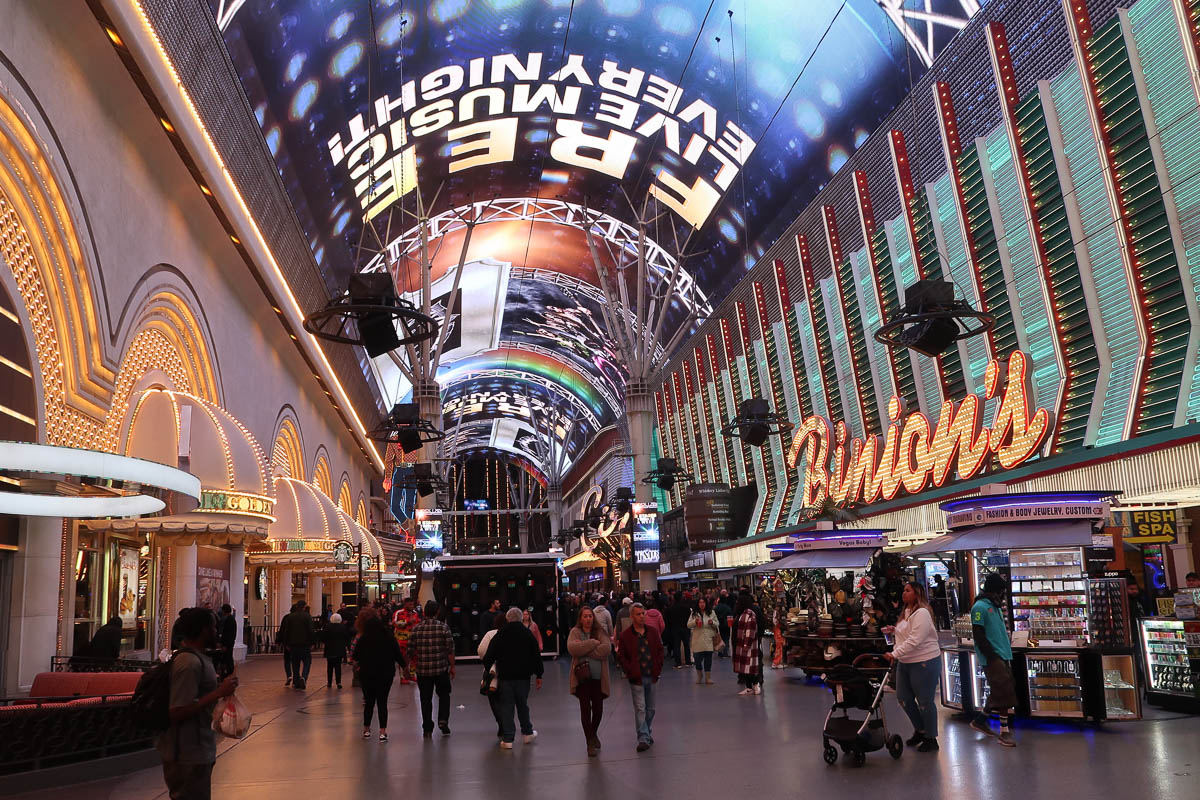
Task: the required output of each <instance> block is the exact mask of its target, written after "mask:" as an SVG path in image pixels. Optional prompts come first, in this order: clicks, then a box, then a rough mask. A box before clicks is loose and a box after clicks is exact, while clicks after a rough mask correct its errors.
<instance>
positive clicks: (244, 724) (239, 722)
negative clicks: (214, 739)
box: [212, 694, 252, 739]
mask: <svg viewBox="0 0 1200 800" xmlns="http://www.w3.org/2000/svg"><path fill="white" fill-rule="evenodd" d="M251 719H252V715H251V713H250V709H248V708H246V704H245V703H243V702H242V701H241V698H239V697H238V696H237V695H236V694H231V695H229V697H226V698H223V699H221V700H218V701H217V708H216V710H215V711H213V721H212V728H213V730H214V731H216V732H217V733H220V734H224V735H225V736H228V737H230V738H231V739H241V738H242V737H243V736H245V735H246V732H247V731H249V730H250V720H251Z"/></svg>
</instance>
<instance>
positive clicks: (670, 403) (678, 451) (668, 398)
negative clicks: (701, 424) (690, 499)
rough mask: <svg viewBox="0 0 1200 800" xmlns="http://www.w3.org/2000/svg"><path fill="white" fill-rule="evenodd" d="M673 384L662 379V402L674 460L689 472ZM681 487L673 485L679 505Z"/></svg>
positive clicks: (681, 496) (668, 380) (681, 492)
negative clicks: (673, 447) (672, 446)
mask: <svg viewBox="0 0 1200 800" xmlns="http://www.w3.org/2000/svg"><path fill="white" fill-rule="evenodd" d="M674 391H675V390H674V384H673V381H672V380H671V379H670V378H667V379H666V380H664V381H663V402H664V403H665V405H666V409H667V428H668V430H670V431H671V432H672V435H673V436H674V438H675V461H676V463H678V464H679V466H681V467H683V468H684V469H685V470H686V471H688V472H689V473H690V472H691V468H690V467H689V466H688V464H689V462H688V457H687V446H686V445H685V444H684V441H683V437H682V435H681V434H680V427H681V426H680V422H679V406H678V404H676V402H675V395H674ZM682 498H683V487H682V486H676V487H675V501H676V502H675V504H676V505H679V504H680V503H682V502H683V499H682Z"/></svg>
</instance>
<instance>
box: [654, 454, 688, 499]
mask: <svg viewBox="0 0 1200 800" xmlns="http://www.w3.org/2000/svg"><path fill="white" fill-rule="evenodd" d="M692 480H694V479H693V478H692V476H691V475H690V474H689V473H688V472H687V471H686V470H685V469H683V468H682V467H680V466H679V463H678V462H677V461H676V460H675V459H673V458H660V459H659V460H658V466H657V467H656V468H655V469H652V470H650V472H648V473H647V474H646V477H644V478H642V483H650V484H653V485H655V486H657V487H658V488H660V489H662V490H663V491H664V492H669V491H671V490H672V489H674V488H675V482H676V481H685V482H690V481H692Z"/></svg>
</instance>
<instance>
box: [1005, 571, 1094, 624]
mask: <svg viewBox="0 0 1200 800" xmlns="http://www.w3.org/2000/svg"><path fill="white" fill-rule="evenodd" d="M1084 569H1085V568H1084V561H1083V550H1082V549H1080V548H1078V547H1069V548H1062V547H1060V548H1044V549H1037V550H1013V551H1012V552H1011V553H1010V555H1009V571H1010V578H1011V581H1012V613H1013V629H1014V630H1016V631H1027V632H1028V637H1029V639H1031V640H1034V641H1041V642H1054V643H1056V644H1059V645H1062V646H1066V647H1082V646H1084V645H1086V644H1087V643H1088V641H1089V638H1090V630H1089V623H1088V581H1087V576H1086V574H1085V572H1084Z"/></svg>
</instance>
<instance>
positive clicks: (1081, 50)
mask: <svg viewBox="0 0 1200 800" xmlns="http://www.w3.org/2000/svg"><path fill="white" fill-rule="evenodd" d="M1062 7H1063V14H1064V15H1065V16H1066V20H1067V30H1068V31H1069V32H1070V34H1071V47H1072V49H1073V50H1074V51H1075V62H1076V65H1077V66H1078V68H1079V77H1080V79H1081V80H1082V81H1083V97H1084V104H1085V106H1086V108H1087V112H1088V119H1089V121H1090V122H1091V124H1092V132H1093V134H1094V135H1095V137H1096V151H1097V153H1098V154H1099V156H1100V166H1101V170H1100V174H1101V175H1102V176H1103V178H1104V185H1105V188H1106V189H1107V190H1108V191H1107V194H1108V202H1109V208H1110V210H1111V212H1112V215H1113V218H1114V219H1115V220H1116V221H1117V225H1116V232H1117V245H1118V247H1119V249H1120V253H1121V264H1122V266H1123V267H1124V268H1125V272H1126V274H1127V275H1128V276H1129V285H1130V287H1131V288H1132V290H1133V298H1134V304H1133V319H1134V323H1135V324H1136V325H1137V331H1138V340H1139V343H1140V346H1139V352H1140V359H1139V368H1138V370H1137V372H1136V373H1135V375H1134V380H1133V400H1132V402H1131V403H1130V404H1129V409H1128V412H1127V414H1126V417H1125V433H1124V438H1129V437H1130V436H1135V435H1137V433H1138V428H1139V425H1138V422H1139V418H1140V417H1141V410H1142V403H1143V401H1144V399H1145V392H1146V381H1147V379H1148V377H1149V373H1150V369H1151V368H1152V364H1153V356H1154V355H1155V352H1154V350H1153V349H1152V348H1151V347H1150V320H1149V318H1148V310H1147V307H1148V306H1149V305H1150V300H1149V299H1148V298H1147V297H1146V294H1145V291H1144V290H1143V288H1142V284H1143V279H1142V278H1143V276H1141V275H1140V274H1139V272H1140V271H1139V270H1138V269H1137V268H1136V267H1135V264H1134V261H1135V260H1136V259H1137V253H1136V252H1135V250H1134V249H1133V246H1132V245H1131V240H1132V239H1133V232H1132V230H1131V226H1130V221H1129V218H1128V215H1127V209H1126V203H1125V200H1124V198H1123V197H1122V195H1121V190H1120V180H1121V177H1120V175H1119V173H1118V170H1117V165H1116V163H1115V162H1114V160H1113V154H1114V151H1113V145H1112V142H1111V141H1110V140H1109V135H1108V130H1107V127H1106V126H1105V122H1104V111H1103V109H1102V107H1101V100H1100V87H1099V85H1098V84H1097V81H1096V65H1095V64H1094V63H1093V61H1092V53H1091V50H1090V48H1089V46H1088V41H1089V40H1090V39H1091V38H1092V23H1091V20H1090V19H1089V17H1088V11H1087V5H1086V4H1085V3H1084V2H1083V0H1062ZM989 27H990V26H989Z"/></svg>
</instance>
